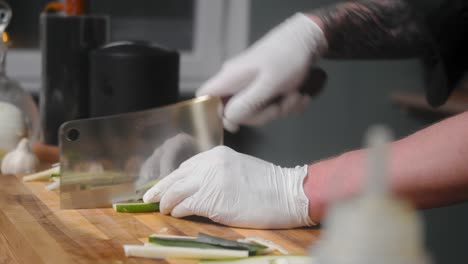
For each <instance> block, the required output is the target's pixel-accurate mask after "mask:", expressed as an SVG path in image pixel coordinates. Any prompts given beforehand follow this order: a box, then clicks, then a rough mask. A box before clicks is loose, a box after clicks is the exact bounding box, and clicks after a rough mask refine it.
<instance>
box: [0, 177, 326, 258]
mask: <svg viewBox="0 0 468 264" xmlns="http://www.w3.org/2000/svg"><path fill="white" fill-rule="evenodd" d="M46 184H47V183H44V182H32V183H23V182H22V181H21V179H20V177H15V176H11V175H0V263H97V262H98V263H196V261H188V260H185V261H182V260H170V261H162V260H159V261H158V260H147V259H141V258H126V257H125V255H124V252H123V248H122V245H124V244H143V243H144V242H146V239H147V237H148V236H149V235H150V234H153V233H160V234H168V235H169V234H170V235H187V236H195V235H196V234H197V233H198V232H204V233H207V234H211V235H216V236H222V237H225V238H230V239H234V238H240V237H245V236H260V237H262V238H265V239H269V240H271V241H274V242H275V243H277V244H279V245H281V246H283V247H284V248H286V249H287V250H288V251H290V253H296V254H303V253H305V252H306V251H307V248H308V246H309V245H311V244H312V243H313V242H314V241H316V239H317V238H318V235H319V232H320V231H319V230H318V229H313V228H305V229H292V230H253V229H239V228H229V227H225V226H221V225H218V224H215V223H212V222H209V221H207V220H205V219H203V218H195V217H192V218H185V219H176V218H173V217H170V216H165V215H162V214H160V213H139V214H126V213H116V212H114V210H113V209H111V208H104V209H80V210H60V201H59V193H58V191H47V190H46V189H45V186H46Z"/></svg>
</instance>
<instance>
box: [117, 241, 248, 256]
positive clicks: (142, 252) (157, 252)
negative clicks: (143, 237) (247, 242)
mask: <svg viewBox="0 0 468 264" xmlns="http://www.w3.org/2000/svg"><path fill="white" fill-rule="evenodd" d="M124 251H125V255H126V256H127V257H142V258H152V259H164V258H178V259H238V258H246V257H248V255H249V252H248V251H247V250H231V249H207V248H185V247H166V246H155V245H154V244H148V245H145V246H141V245H124Z"/></svg>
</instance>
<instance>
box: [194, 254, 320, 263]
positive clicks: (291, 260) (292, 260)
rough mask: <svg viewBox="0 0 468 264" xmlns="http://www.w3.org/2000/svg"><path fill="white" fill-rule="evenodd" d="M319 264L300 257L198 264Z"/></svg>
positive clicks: (307, 257)
mask: <svg viewBox="0 0 468 264" xmlns="http://www.w3.org/2000/svg"><path fill="white" fill-rule="evenodd" d="M285 263H288V264H317V262H316V261H314V259H313V258H312V257H309V256H298V255H276V256H275V255H273V256H258V257H249V258H246V259H238V260H202V261H200V262H198V264H285Z"/></svg>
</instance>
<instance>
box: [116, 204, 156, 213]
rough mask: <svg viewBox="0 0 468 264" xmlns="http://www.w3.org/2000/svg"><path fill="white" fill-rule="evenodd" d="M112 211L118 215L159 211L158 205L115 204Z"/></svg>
mask: <svg viewBox="0 0 468 264" xmlns="http://www.w3.org/2000/svg"><path fill="white" fill-rule="evenodd" d="M112 207H114V210H115V211H116V212H119V213H145V212H155V211H159V203H116V204H113V205H112Z"/></svg>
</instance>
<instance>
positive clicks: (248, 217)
mask: <svg viewBox="0 0 468 264" xmlns="http://www.w3.org/2000/svg"><path fill="white" fill-rule="evenodd" d="M306 175H307V166H303V167H296V168H281V167H279V166H276V165H274V164H271V163H268V162H266V161H263V160H260V159H257V158H254V157H252V156H248V155H245V154H241V153H238V152H235V151H234V150H232V149H230V148H228V147H224V146H219V147H216V148H213V149H211V150H209V151H206V152H203V153H200V154H198V155H196V156H194V157H193V158H191V159H189V160H187V161H185V162H184V163H182V165H181V166H180V167H179V168H178V169H177V170H175V171H174V172H173V173H172V174H170V175H169V176H167V177H166V178H164V179H163V180H161V181H160V182H159V183H157V184H156V185H155V186H154V187H153V188H151V189H150V190H148V191H147V192H146V193H145V195H144V196H143V200H144V201H145V202H160V210H161V212H162V213H163V214H171V215H172V216H174V217H185V216H189V215H198V216H203V217H207V218H210V219H211V220H213V221H215V222H218V223H221V224H224V225H228V226H235V227H246V228H262V229H277V228H292V227H300V226H310V225H313V224H314V223H313V222H312V221H311V220H310V219H309V216H308V203H309V200H308V198H307V197H306V195H305V193H304V189H303V181H304V178H305V176H306Z"/></svg>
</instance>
